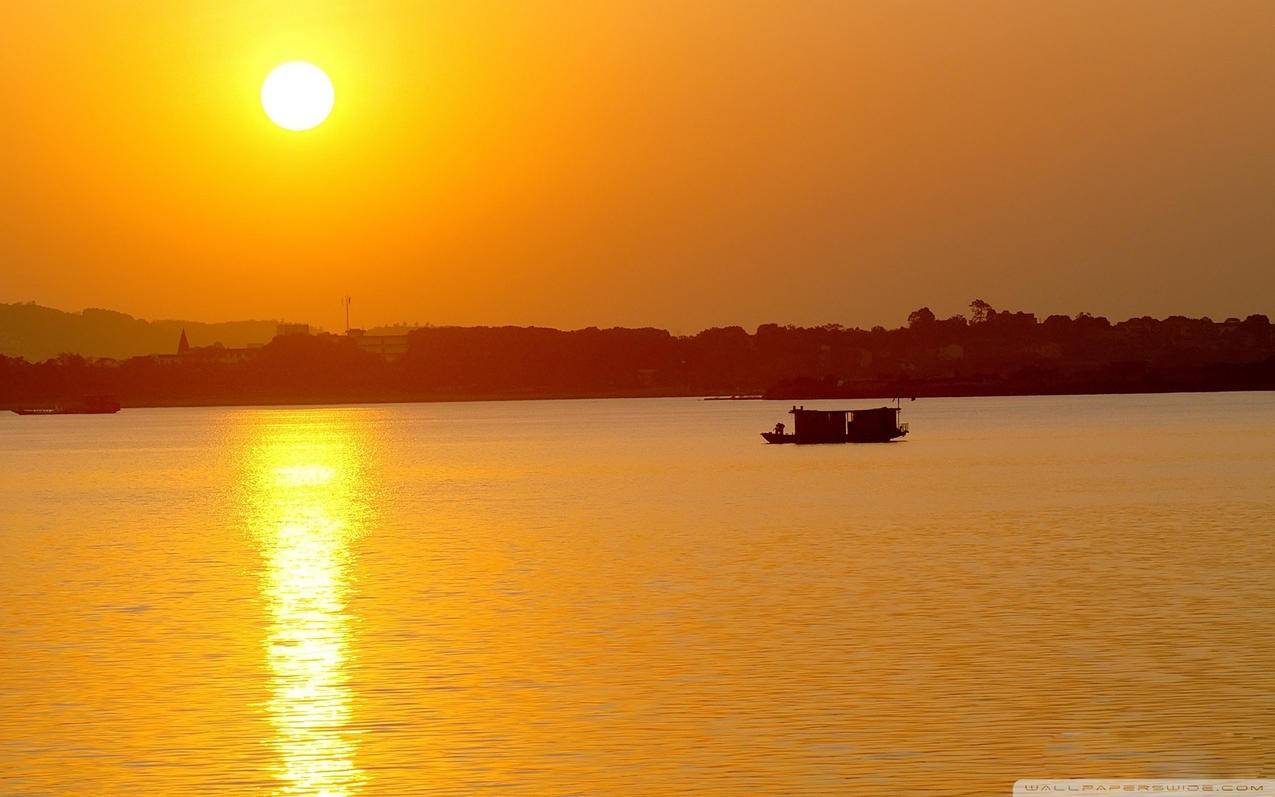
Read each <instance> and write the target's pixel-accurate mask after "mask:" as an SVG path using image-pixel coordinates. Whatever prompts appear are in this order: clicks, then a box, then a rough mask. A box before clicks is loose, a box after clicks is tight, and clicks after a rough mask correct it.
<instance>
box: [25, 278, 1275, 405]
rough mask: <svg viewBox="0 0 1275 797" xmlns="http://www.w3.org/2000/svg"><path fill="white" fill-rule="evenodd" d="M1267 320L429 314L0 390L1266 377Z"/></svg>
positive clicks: (221, 393)
mask: <svg viewBox="0 0 1275 797" xmlns="http://www.w3.org/2000/svg"><path fill="white" fill-rule="evenodd" d="M1273 388H1275V334H1273V331H1272V327H1271V324H1270V321H1269V319H1268V318H1267V317H1266V316H1263V315H1253V316H1249V317H1248V318H1245V319H1242V320H1241V319H1227V320H1225V321H1213V320H1211V319H1209V318H1187V317H1184V316H1173V317H1170V318H1165V319H1154V318H1149V317H1143V318H1132V319H1129V320H1126V321H1121V322H1119V323H1111V322H1110V321H1108V320H1107V319H1106V318H1102V317H1095V316H1092V315H1090V314H1087V313H1081V314H1079V315H1077V316H1075V317H1069V316H1064V315H1052V316H1049V317H1048V318H1045V319H1044V320H1041V319H1038V318H1037V317H1036V316H1035V315H1033V314H1032V313H1025V312H1008V311H999V310H996V309H995V308H993V307H992V306H991V305H989V304H988V303H987V302H984V301H982V300H975V301H974V302H972V303H971V304H970V312H969V315H968V317H967V316H962V315H957V316H953V317H951V318H946V319H940V318H938V317H937V316H936V315H935V314H934V313H933V312H932V311H931V310H930V309H929V308H924V307H923V308H920V309H919V310H916V311H915V312H913V313H912V314H911V315H910V316H909V317H908V321H907V325H906V326H903V327H899V328H897V329H885V328H884V327H874V328H872V329H868V330H864V329H858V328H847V327H843V326H840V325H837V324H829V325H824V326H819V327H796V326H780V325H778V324H764V325H762V326H760V327H758V328H757V330H756V331H755V332H753V333H749V332H748V331H746V330H745V329H743V328H742V327H737V326H733V327H717V328H713V329H707V330H704V331H703V332H700V333H699V334H696V335H692V336H673V335H671V334H669V333H668V332H667V331H665V330H660V329H649V328H648V329H622V328H617V329H597V328H588V329H581V330H574V331H561V330H556V329H545V328H539V327H427V328H423V329H416V330H414V331H412V332H411V333H410V335H409V343H408V348H407V353H406V354H405V355H403V356H401V357H400V358H398V359H395V360H392V361H387V360H384V359H382V358H380V357H378V356H376V355H374V354H370V353H368V352H365V351H363V350H361V349H359V348H358V347H357V346H355V345H353V344H352V342H351V341H350V340H349V339H347V338H345V337H343V336H337V335H287V336H280V337H276V338H275V339H274V340H273V341H271V342H270V343H268V344H266V345H265V346H263V347H261V348H260V349H257V350H255V351H254V353H253V354H252V356H251V357H246V358H244V359H243V360H242V361H238V362H228V361H223V360H219V359H217V358H208V357H190V358H173V357H153V356H147V357H132V358H129V359H123V360H107V359H86V358H84V357H80V356H76V355H69V354H65V355H61V356H58V357H56V358H53V359H49V360H46V361H44V362H40V363H31V362H27V361H26V360H24V359H21V358H12V357H0V405H3V406H20V405H31V404H36V403H41V402H49V401H57V400H63V399H68V398H79V397H82V396H86V395H95V394H111V395H115V396H117V397H118V398H119V399H120V401H121V402H122V403H123V404H125V405H126V406H128V405H134V406H137V405H156V404H160V405H162V404H213V403H314V402H349V401H409V400H445V399H479V398H547V397H588V396H669V395H727V394H731V395H757V394H763V393H764V394H766V395H767V396H769V397H773V398H785V399H788V398H792V399H797V398H820V397H826V398H832V397H838V398H840V397H860V396H873V397H880V396H935V395H991V394H1035V393H1082V392H1084V393H1088V392H1095V393H1105V392H1144V391H1146V392H1155V391H1177V390H1266V389H1273Z"/></svg>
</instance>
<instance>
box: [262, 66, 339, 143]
mask: <svg viewBox="0 0 1275 797" xmlns="http://www.w3.org/2000/svg"><path fill="white" fill-rule="evenodd" d="M334 100H335V93H334V92H333V90H332V81H331V80H329V79H328V76H327V74H326V73H324V71H323V70H322V69H320V68H318V67H317V66H315V65H314V64H311V63H308V62H306V61H289V62H287V63H286V64H280V65H279V66H276V67H275V68H274V69H273V70H272V71H271V72H270V74H269V75H267V76H266V80H265V82H264V83H262V84H261V106H262V107H263V108H265V110H266V116H269V117H270V121H272V122H274V123H275V124H277V125H279V127H282V128H284V129H286V130H309V129H310V128H312V127H316V126H318V125H320V124H322V123H323V120H324V119H327V118H328V114H330V113H332V103H333V101H334Z"/></svg>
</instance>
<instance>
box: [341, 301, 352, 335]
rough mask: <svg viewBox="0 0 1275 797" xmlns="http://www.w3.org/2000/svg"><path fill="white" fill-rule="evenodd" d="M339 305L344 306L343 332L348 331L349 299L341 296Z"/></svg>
mask: <svg viewBox="0 0 1275 797" xmlns="http://www.w3.org/2000/svg"><path fill="white" fill-rule="evenodd" d="M341 304H343V305H345V331H346V332H349V331H350V297H349V296H342V297H341Z"/></svg>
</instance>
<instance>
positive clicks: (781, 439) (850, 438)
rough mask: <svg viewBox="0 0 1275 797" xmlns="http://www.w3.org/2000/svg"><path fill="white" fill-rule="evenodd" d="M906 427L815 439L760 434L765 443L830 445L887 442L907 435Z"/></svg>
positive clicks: (766, 433)
mask: <svg viewBox="0 0 1275 797" xmlns="http://www.w3.org/2000/svg"><path fill="white" fill-rule="evenodd" d="M907 433H908V431H907V430H906V429H895V430H894V431H893V432H888V431H887V432H883V433H881V434H877V435H844V436H842V437H834V438H832V439H823V438H820V439H817V440H801V439H798V437H797V435H795V434H777V433H775V432H762V433H761V436H762V439H764V440H765V441H766V442H767V443H771V444H776V445H777V444H781V443H793V444H796V445H830V444H836V443H889V442H890V441H892V440H898V439H899V438H902V437H905V436H907Z"/></svg>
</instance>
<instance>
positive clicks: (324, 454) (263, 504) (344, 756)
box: [249, 410, 365, 797]
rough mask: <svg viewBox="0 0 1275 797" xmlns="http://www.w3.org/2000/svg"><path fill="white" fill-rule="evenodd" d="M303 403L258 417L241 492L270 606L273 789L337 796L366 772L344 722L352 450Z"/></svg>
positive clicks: (338, 428) (353, 531)
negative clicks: (270, 417) (283, 413)
mask: <svg viewBox="0 0 1275 797" xmlns="http://www.w3.org/2000/svg"><path fill="white" fill-rule="evenodd" d="M320 412H322V411H321V410H316V411H309V412H307V413H306V414H305V417H303V418H297V419H295V420H294V421H293V422H288V421H286V420H285V421H284V422H283V423H279V422H278V421H272V422H271V423H270V424H269V425H263V426H262V427H261V428H260V430H259V433H260V436H259V438H258V440H257V444H256V446H255V450H254V453H253V476H252V483H253V485H254V487H253V490H252V492H251V498H250V499H249V501H250V505H251V515H250V518H251V524H252V527H253V533H254V535H255V536H256V539H257V541H258V544H259V545H260V547H261V550H262V555H263V557H264V558H265V567H264V569H263V575H262V582H261V593H262V598H263V601H264V602H265V603H266V604H267V606H268V607H269V613H270V627H269V629H268V632H267V634H266V639H265V648H266V657H267V664H268V666H269V672H270V675H271V680H272V684H271V693H272V694H271V698H270V700H269V703H268V704H267V706H266V711H267V714H268V716H269V719H270V721H271V723H272V724H273V726H274V729H275V734H274V738H273V739H272V740H271V746H272V747H273V748H274V749H275V751H276V753H277V765H276V767H275V774H276V776H277V778H278V780H279V782H280V786H279V788H278V789H277V790H276V794H280V795H314V796H315V797H345V796H346V795H352V794H354V793H356V792H357V791H358V790H359V788H360V786H361V785H362V784H363V782H364V780H365V778H364V774H363V772H362V771H360V769H359V768H358V766H357V765H356V763H355V760H354V754H355V749H356V745H357V740H356V739H355V737H354V735H353V733H352V732H351V731H350V730H349V723H350V711H351V707H350V703H351V690H350V685H349V681H350V674H349V667H350V654H351V650H352V640H351V631H350V617H349V613H348V610H347V605H346V601H347V594H346V593H347V590H348V578H349V577H348V562H349V558H350V542H351V540H352V539H354V538H355V537H357V536H358V535H359V534H360V533H361V531H362V528H361V523H360V521H361V518H362V517H363V510H362V508H361V507H360V505H359V500H358V491H357V489H356V488H357V485H358V470H359V462H358V449H357V445H356V443H355V441H354V440H353V439H352V438H351V432H350V430H349V429H348V427H345V426H343V425H342V424H341V422H340V421H339V419H337V418H335V417H331V418H324V417H321V416H319V415H318V413H320Z"/></svg>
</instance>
